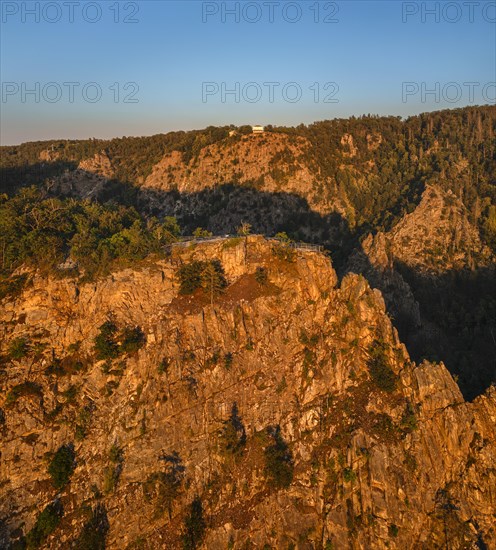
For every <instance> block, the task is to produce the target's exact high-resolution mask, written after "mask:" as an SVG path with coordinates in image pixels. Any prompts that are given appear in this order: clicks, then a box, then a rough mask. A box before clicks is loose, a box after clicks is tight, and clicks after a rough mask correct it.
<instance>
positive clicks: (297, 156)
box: [143, 133, 330, 212]
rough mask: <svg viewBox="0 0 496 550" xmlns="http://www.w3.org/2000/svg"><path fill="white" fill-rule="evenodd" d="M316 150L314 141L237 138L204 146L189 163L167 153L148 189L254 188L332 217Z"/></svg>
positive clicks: (280, 137)
mask: <svg viewBox="0 0 496 550" xmlns="http://www.w3.org/2000/svg"><path fill="white" fill-rule="evenodd" d="M310 149H311V144H310V143H309V141H308V140H306V139H304V138H302V137H298V136H288V135H286V134H277V133H267V134H258V135H257V134H249V135H244V136H233V137H229V138H226V139H224V140H222V141H220V142H218V143H215V144H213V145H209V146H208V147H204V148H203V149H202V150H201V151H200V153H199V155H198V156H197V157H193V158H192V159H191V160H190V161H189V162H187V161H185V160H184V155H183V154H182V153H180V152H179V151H173V152H172V153H168V154H166V155H165V156H164V158H163V159H162V160H161V161H160V162H159V163H158V164H156V165H155V166H154V168H153V171H152V173H151V174H150V176H148V178H146V180H145V181H144V183H143V186H144V187H145V188H152V189H159V190H161V191H171V190H173V189H175V190H177V191H179V192H180V193H193V192H198V191H203V190H205V189H209V188H212V187H215V186H219V185H223V184H226V183H229V184H241V185H244V184H249V185H251V186H255V187H256V188H257V189H259V190H261V191H264V192H267V193H275V192H280V191H284V192H285V193H295V194H296V195H299V196H301V197H304V198H306V199H307V200H308V202H309V203H310V204H311V205H312V207H314V209H315V210H316V211H319V212H326V211H327V212H328V211H329V206H330V205H329V204H327V205H326V204H323V203H322V201H318V200H315V197H314V196H315V182H316V174H314V173H312V171H311V170H310V168H309V166H308V152H309V150H310Z"/></svg>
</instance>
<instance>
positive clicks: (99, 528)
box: [73, 504, 109, 550]
mask: <svg viewBox="0 0 496 550" xmlns="http://www.w3.org/2000/svg"><path fill="white" fill-rule="evenodd" d="M108 530H109V522H108V519H107V511H106V510H105V507H104V506H103V505H102V504H98V505H97V506H96V507H95V508H94V509H93V511H92V513H91V518H90V519H89V520H88V521H87V522H86V523H85V524H84V526H83V529H82V531H81V533H80V535H79V537H78V538H77V539H76V540H75V541H74V546H73V548H74V549H75V550H105V545H106V544H105V541H106V538H107V533H108Z"/></svg>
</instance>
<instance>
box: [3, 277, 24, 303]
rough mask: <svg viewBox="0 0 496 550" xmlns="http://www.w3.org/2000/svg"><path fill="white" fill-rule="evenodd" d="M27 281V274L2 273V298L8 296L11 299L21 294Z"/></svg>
mask: <svg viewBox="0 0 496 550" xmlns="http://www.w3.org/2000/svg"><path fill="white" fill-rule="evenodd" d="M27 281H28V276H27V275H26V274H23V275H15V276H12V277H8V276H2V275H0V300H3V299H4V298H6V297H7V296H8V297H9V298H11V299H12V298H15V297H16V296H19V294H20V293H21V292H22V290H23V289H24V287H25V286H26V284H27Z"/></svg>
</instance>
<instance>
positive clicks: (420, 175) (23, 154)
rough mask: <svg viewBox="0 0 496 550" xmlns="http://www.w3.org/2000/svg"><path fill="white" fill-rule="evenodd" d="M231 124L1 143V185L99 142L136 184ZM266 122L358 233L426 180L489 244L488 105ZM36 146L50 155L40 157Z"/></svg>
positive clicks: (35, 175) (57, 167)
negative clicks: (169, 157)
mask: <svg viewBox="0 0 496 550" xmlns="http://www.w3.org/2000/svg"><path fill="white" fill-rule="evenodd" d="M232 128H233V127H227V126H225V127H220V128H215V127H208V128H206V129H205V130H195V131H190V132H170V133H168V134H158V135H155V136H151V137H136V138H132V137H124V138H119V139H113V140H109V141H104V140H95V139H91V140H83V141H70V140H60V141H49V142H32V143H25V144H23V145H19V146H9V147H2V148H1V149H0V151H1V161H0V191H1V192H4V193H7V194H9V195H10V194H12V193H14V192H15V191H16V189H17V188H18V187H19V186H21V185H31V184H35V185H38V184H40V183H41V182H42V181H44V180H46V179H47V178H51V177H54V176H57V175H60V174H62V173H64V171H66V170H70V169H74V168H76V167H77V165H78V164H79V162H80V161H81V160H83V159H87V158H91V157H92V156H94V155H95V154H96V153H99V152H102V151H104V152H105V153H106V154H107V156H108V157H109V159H110V161H111V163H112V167H113V169H114V171H115V179H116V180H117V181H118V182H119V184H127V185H139V184H140V183H141V182H142V181H143V179H144V178H146V177H147V176H148V175H149V174H150V173H151V170H152V167H153V166H154V165H155V164H156V163H157V162H159V161H160V159H161V158H162V157H163V155H164V154H165V153H167V152H171V151H180V152H182V153H183V158H184V160H185V161H186V162H187V161H189V160H191V159H193V158H195V157H197V156H198V154H199V152H200V151H201V149H202V148H204V147H206V146H208V145H210V144H213V143H216V142H221V141H222V140H224V139H225V138H226V137H227V136H228V134H229V130H230V129H232ZM267 131H268V132H283V133H286V134H288V135H290V136H291V135H294V136H301V137H304V138H307V139H308V140H309V141H310V143H311V147H310V148H309V149H308V150H307V152H306V157H305V159H304V160H305V161H306V163H307V164H308V166H309V167H310V168H311V170H312V171H313V172H314V174H315V176H316V182H317V183H316V185H317V187H318V189H319V192H320V193H321V196H322V198H323V199H326V198H329V197H332V196H338V197H340V198H342V199H343V202H344V203H345V204H349V205H350V208H349V212H348V215H347V222H348V223H349V225H350V226H351V227H352V228H354V230H355V232H356V233H357V234H364V233H367V232H368V231H375V230H388V229H389V228H390V227H391V226H392V225H393V224H394V223H395V222H397V221H398V220H399V219H400V218H401V216H402V215H404V214H405V213H406V212H410V211H412V210H413V209H414V208H415V206H416V204H417V203H418V201H419V199H420V195H421V193H422V190H423V188H424V185H425V184H426V183H430V182H435V183H436V185H438V186H441V187H444V188H445V189H448V188H449V189H451V190H452V191H453V192H455V193H456V194H457V195H458V196H459V197H460V198H461V199H462V200H463V202H464V204H465V205H466V206H467V208H468V209H469V210H470V213H471V221H472V222H473V223H474V224H475V225H478V226H479V229H480V231H481V235H482V237H483V239H484V240H485V241H486V242H487V243H488V244H489V245H490V246H491V247H492V248H493V250H496V175H495V174H496V147H495V138H494V136H495V135H496V107H493V106H483V107H466V108H463V109H455V110H445V111H438V112H433V113H426V114H422V115H419V116H413V117H409V118H407V119H404V120H403V119H401V118H400V117H379V116H370V115H368V116H362V117H351V118H349V119H335V120H328V121H322V122H316V123H314V124H311V125H309V126H305V125H300V126H297V127H291V128H288V127H273V126H268V127H267ZM247 132H249V127H241V128H238V134H243V133H247ZM347 134H348V135H350V136H352V142H351V144H350V145H349V146H348V145H346V144H345V145H343V143H342V139H343V136H345V135H347ZM238 138H239V136H238ZM44 151H45V152H46V151H48V153H49V155H51V158H52V159H53V161H51V162H50V161H42V160H40V155H42V152H44ZM233 183H234V182H233Z"/></svg>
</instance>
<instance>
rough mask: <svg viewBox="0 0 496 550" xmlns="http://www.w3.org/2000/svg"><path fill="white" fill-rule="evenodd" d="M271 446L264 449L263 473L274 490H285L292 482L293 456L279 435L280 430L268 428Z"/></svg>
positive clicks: (278, 428)
mask: <svg viewBox="0 0 496 550" xmlns="http://www.w3.org/2000/svg"><path fill="white" fill-rule="evenodd" d="M267 434H268V435H269V436H270V437H271V438H272V444H271V445H268V446H267V447H266V448H265V451H264V455H265V473H266V475H267V477H268V480H269V484H270V485H271V486H272V487H274V488H276V489H287V488H288V487H289V486H290V485H291V482H292V481H293V470H294V464H293V456H292V454H291V451H290V450H289V447H288V445H287V443H286V442H285V441H284V439H283V437H282V435H281V428H280V427H279V426H276V427H275V428H268V429H267Z"/></svg>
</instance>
